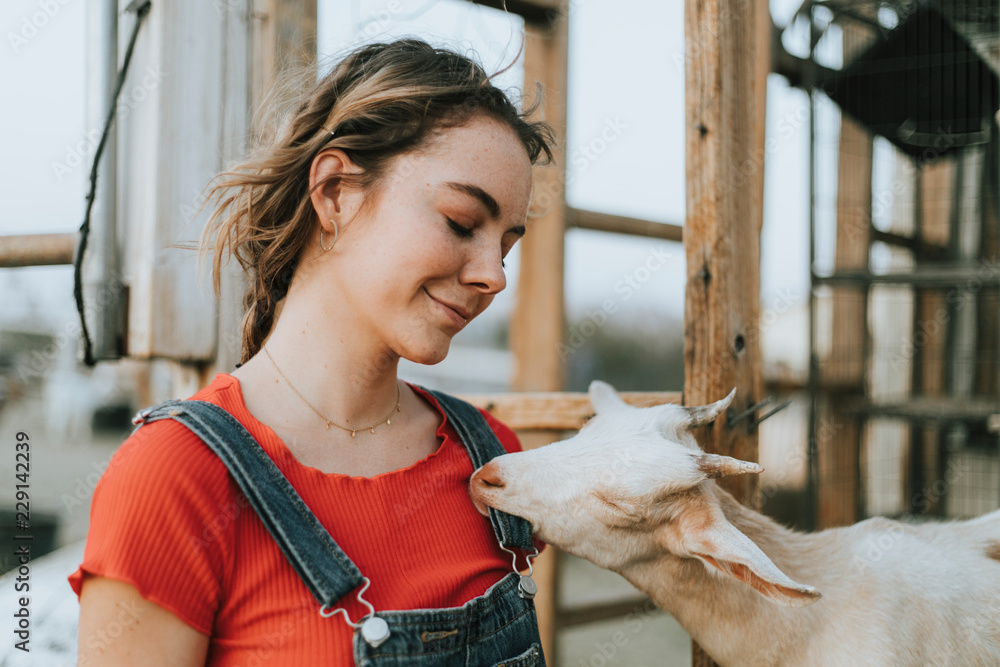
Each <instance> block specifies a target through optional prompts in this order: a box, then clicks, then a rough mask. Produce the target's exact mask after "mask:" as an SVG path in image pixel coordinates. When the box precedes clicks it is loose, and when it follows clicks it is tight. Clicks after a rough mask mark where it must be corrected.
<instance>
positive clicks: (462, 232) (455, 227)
mask: <svg viewBox="0 0 1000 667" xmlns="http://www.w3.org/2000/svg"><path fill="white" fill-rule="evenodd" d="M444 219H445V220H447V221H448V226H449V227H451V231H453V232H455V233H456V234H458V235H459V236H461V237H462V238H463V239H468V238H472V230H471V229H469V228H468V227H463V226H462V225H460V224H458V223H457V222H455V221H454V220H452V219H451V218H449V217H448V216H445V218H444Z"/></svg>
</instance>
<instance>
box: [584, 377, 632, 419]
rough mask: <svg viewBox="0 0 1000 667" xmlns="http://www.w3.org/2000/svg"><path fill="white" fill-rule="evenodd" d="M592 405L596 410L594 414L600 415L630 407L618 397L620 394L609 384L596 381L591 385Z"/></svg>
mask: <svg viewBox="0 0 1000 667" xmlns="http://www.w3.org/2000/svg"><path fill="white" fill-rule="evenodd" d="M589 394H590V405H591V406H592V407H593V408H594V414H599V413H601V412H605V411H607V410H611V409H614V408H620V407H622V406H624V405H628V404H627V403H625V401H623V400H622V399H621V397H620V396H618V392H616V391H615V388H614V387H612V386H611V385H610V384H608V383H607V382H601V381H600V380H594V381H593V382H591V383H590V390H589Z"/></svg>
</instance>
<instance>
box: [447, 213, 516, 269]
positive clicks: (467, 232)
mask: <svg viewBox="0 0 1000 667" xmlns="http://www.w3.org/2000/svg"><path fill="white" fill-rule="evenodd" d="M445 220H447V221H448V226H449V227H451V231H453V232H455V234H457V235H458V236H460V237H462V238H463V239H468V238H472V230H471V229H469V228H468V227H463V226H462V225H460V224H458V223H457V222H455V221H454V220H452V219H451V218H449V217H447V216H445ZM500 268H503V269H506V268H507V263H506V262H505V261H503V260H502V259H501V260H500Z"/></svg>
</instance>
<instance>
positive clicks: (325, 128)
mask: <svg viewBox="0 0 1000 667" xmlns="http://www.w3.org/2000/svg"><path fill="white" fill-rule="evenodd" d="M320 127H322V128H323V129H324V130H326V131H327V132H329V133H330V136H331V137H335V136H337V131H336V130H331V129H330V128H328V127H327V126H326V125H320Z"/></svg>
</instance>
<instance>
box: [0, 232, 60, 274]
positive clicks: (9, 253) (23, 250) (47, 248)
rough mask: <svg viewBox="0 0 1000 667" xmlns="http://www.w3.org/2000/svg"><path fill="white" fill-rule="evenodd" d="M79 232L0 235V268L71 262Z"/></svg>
mask: <svg viewBox="0 0 1000 667" xmlns="http://www.w3.org/2000/svg"><path fill="white" fill-rule="evenodd" d="M78 239H79V234H76V233H69V234H19V235H11V236H0V268H13V267H19V266H54V265H59V264H72V263H73V258H74V255H75V253H76V242H77V240H78Z"/></svg>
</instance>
